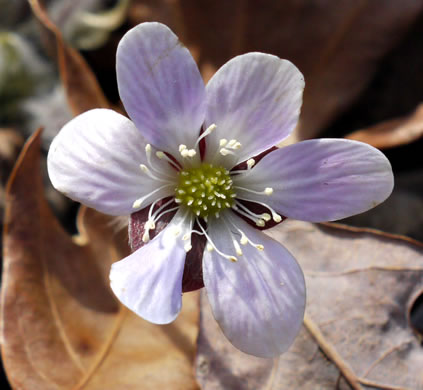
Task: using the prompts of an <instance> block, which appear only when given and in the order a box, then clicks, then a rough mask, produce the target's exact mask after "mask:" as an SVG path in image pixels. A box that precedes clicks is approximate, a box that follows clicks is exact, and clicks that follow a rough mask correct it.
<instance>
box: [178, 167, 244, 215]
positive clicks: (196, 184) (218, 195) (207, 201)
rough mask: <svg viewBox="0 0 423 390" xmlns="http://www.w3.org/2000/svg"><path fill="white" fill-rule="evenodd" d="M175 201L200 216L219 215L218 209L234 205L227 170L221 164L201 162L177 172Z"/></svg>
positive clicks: (230, 181)
mask: <svg viewBox="0 0 423 390" xmlns="http://www.w3.org/2000/svg"><path fill="white" fill-rule="evenodd" d="M178 176H179V177H178V186H177V187H176V191H175V201H176V203H179V204H181V205H185V206H186V207H188V208H189V209H191V210H192V212H193V213H194V214H195V215H197V216H198V217H201V218H206V219H207V217H209V216H216V217H219V213H220V211H222V210H224V209H227V208H230V207H232V206H233V205H234V198H235V197H236V193H235V191H234V188H233V186H232V184H233V181H232V179H231V177H230V175H229V171H228V170H227V169H225V168H223V167H221V166H214V165H212V164H201V165H200V166H199V167H195V168H187V169H183V170H181V171H180V172H179V174H178Z"/></svg>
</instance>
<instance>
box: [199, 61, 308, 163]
mask: <svg viewBox="0 0 423 390" xmlns="http://www.w3.org/2000/svg"><path fill="white" fill-rule="evenodd" d="M303 89H304V78H303V75H302V74H301V72H300V71H299V70H298V69H297V68H296V67H295V66H294V65H293V64H292V63H291V62H289V61H287V60H281V59H280V58H278V57H276V56H273V55H270V54H263V53H248V54H244V55H240V56H238V57H235V58H233V59H232V60H230V61H229V62H227V63H226V64H225V65H223V66H222V67H221V68H220V69H219V70H218V71H217V73H216V74H215V75H214V76H213V77H212V78H211V80H210V81H209V83H208V84H207V113H206V121H205V124H206V127H208V126H209V125H211V124H212V123H215V124H216V125H217V128H216V130H215V131H214V132H213V133H212V134H210V135H209V136H208V137H207V138H206V142H207V150H206V153H207V154H206V159H207V160H211V159H212V158H213V156H214V155H215V153H216V151H217V148H218V147H219V140H220V139H222V138H227V137H228V134H230V137H231V138H233V139H236V140H237V141H239V142H240V143H241V145H242V146H241V148H240V149H238V150H236V158H231V156H230V155H229V156H226V157H221V160H222V161H226V160H227V159H231V163H232V166H233V164H234V162H235V163H236V162H241V161H244V160H247V159H248V158H250V157H253V156H255V155H257V154H259V153H260V152H262V151H264V150H266V149H268V148H270V147H272V146H274V145H276V144H277V143H279V142H280V141H282V140H283V139H285V138H286V137H288V135H289V134H290V133H291V132H292V130H293V129H294V127H295V126H296V124H297V121H298V116H299V114H300V108H301V104H302V93H303ZM225 166H227V167H228V165H226V164H225Z"/></svg>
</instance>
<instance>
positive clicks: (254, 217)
mask: <svg viewBox="0 0 423 390" xmlns="http://www.w3.org/2000/svg"><path fill="white" fill-rule="evenodd" d="M232 208H233V209H234V210H236V211H237V212H238V213H239V214H241V215H243V216H244V217H247V218H248V219H250V220H251V221H253V222H254V223H255V224H256V225H257V226H260V227H264V226H265V224H266V223H265V221H266V220H265V219H264V218H263V217H262V215H259V214H255V213H253V212H252V211H251V210H249V209H248V208H247V207H245V206H244V205H243V204H242V203H240V202H237V201H236V203H235V204H234V205H233V206H232ZM267 215H268V214H267ZM269 217H270V216H269Z"/></svg>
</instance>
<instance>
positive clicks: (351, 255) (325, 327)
mask: <svg viewBox="0 0 423 390" xmlns="http://www.w3.org/2000/svg"><path fill="white" fill-rule="evenodd" d="M269 234H270V235H271V236H272V237H273V238H275V239H277V240H278V241H280V242H282V243H284V245H286V247H287V248H288V249H289V250H290V252H291V253H292V254H293V255H294V256H295V257H296V258H297V259H298V261H299V262H300V264H301V266H302V267H303V270H304V273H305V276H306V285H307V296H308V298H307V309H306V315H305V319H304V326H303V329H302V330H301V332H300V334H299V336H298V337H297V339H296V340H295V342H294V344H293V345H292V346H291V348H290V349H289V351H288V352H287V353H285V354H283V355H282V356H280V357H279V358H278V359H274V360H269V359H259V358H255V357H252V356H249V355H246V354H243V353H242V352H240V351H238V350H236V349H235V348H234V347H232V345H230V344H229V342H228V341H227V340H225V338H224V336H223V334H222V332H221V331H220V329H219V327H218V326H217V325H216V324H215V322H214V321H212V314H211V309H210V307H209V306H208V304H207V300H206V299H205V297H204V296H202V300H201V301H202V303H201V314H200V334H199V339H198V355H197V359H196V372H197V378H198V381H199V383H200V384H201V386H202V388H203V389H204V390H217V389H243V390H249V389H255V390H261V389H266V390H270V389H301V390H315V389H328V390H329V389H351V388H352V389H355V390H358V389H361V390H363V389H391V390H418V389H421V388H423V376H422V374H421V367H422V362H423V350H422V348H421V345H420V342H419V340H418V338H417V337H416V335H415V334H414V333H413V330H412V328H411V326H410V323H409V316H410V307H411V305H412V303H413V302H414V301H415V300H416V299H417V297H418V296H420V294H421V290H422V286H423V244H421V243H418V242H417V241H413V240H411V239H407V238H405V237H400V236H394V235H389V234H386V233H381V232H378V231H372V230H370V229H357V228H347V227H342V226H341V225H336V224H324V225H323V224H322V225H313V224H310V223H306V222H300V221H291V220H287V221H285V222H284V223H282V224H281V225H279V226H278V227H277V228H274V229H272V230H271V231H269ZM282 288H283V287H282ZM234 304H236V303H234ZM250 379H251V381H250Z"/></svg>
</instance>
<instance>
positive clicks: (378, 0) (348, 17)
mask: <svg viewBox="0 0 423 390" xmlns="http://www.w3.org/2000/svg"><path fill="white" fill-rule="evenodd" d="M43 4H44V6H45V7H46V9H47V11H48V15H49V17H50V18H51V21H52V22H53V23H54V24H56V25H57V26H58V27H59V29H60V31H61V32H62V34H63V39H64V41H65V43H66V45H68V46H69V47H71V48H74V49H75V50H77V51H78V52H79V53H80V54H81V55H82V58H83V59H84V60H85V61H86V63H87V64H88V66H89V68H91V69H92V72H93V73H94V75H95V76H96V78H97V80H98V82H99V84H100V86H101V88H102V90H103V91H104V94H105V96H106V99H107V101H108V102H109V103H110V104H111V105H113V106H116V107H118V108H119V107H120V108H122V107H121V106H120V102H119V96H118V92H117V85H116V77H115V52H116V47H117V44H118V42H119V40H120V38H121V37H122V35H123V34H124V33H125V32H126V31H127V30H128V29H130V28H131V27H133V26H135V25H137V24H138V23H141V22H145V21H160V22H163V23H166V24H167V25H168V26H169V27H170V28H171V29H172V30H173V31H174V32H175V33H176V34H177V35H178V36H179V37H180V39H181V40H182V42H183V43H184V44H185V45H186V46H187V47H188V48H189V49H190V51H191V53H192V54H193V56H194V58H195V59H196V61H197V63H198V65H199V67H200V70H201V72H202V74H203V77H204V79H205V81H207V80H208V79H209V78H210V77H211V76H212V75H213V74H214V72H215V71H216V70H217V69H218V68H219V67H220V66H221V65H222V64H224V63H225V62H226V61H227V60H229V59H230V58H232V57H234V56H236V55H238V54H242V53H245V52H250V51H261V52H266V53H271V54H275V55H277V56H279V57H281V58H286V59H289V60H290V61H292V62H293V63H294V64H295V65H296V66H297V67H298V68H299V69H300V71H301V72H302V73H303V74H304V76H305V81H306V89H305V94H304V105H303V109H302V113H301V120H300V123H299V126H298V128H297V129H296V131H295V133H294V135H293V136H292V137H291V138H290V139H289V140H287V141H286V142H287V143H289V142H295V141H297V140H301V139H307V138H315V137H347V138H350V139H357V140H360V141H363V142H368V143H370V144H372V145H373V146H375V147H377V148H379V149H381V150H382V151H383V152H384V153H385V154H386V155H387V156H388V158H389V159H390V161H391V163H392V166H393V169H394V173H395V178H396V186H395V190H394V192H393V194H392V196H391V197H390V199H388V201H386V202H385V203H384V204H382V205H381V206H379V207H377V208H376V209H374V210H371V211H370V212H367V213H364V214H361V215H359V216H355V217H352V218H349V219H348V220H345V221H343V222H345V223H347V224H351V225H356V226H364V227H372V228H376V229H380V230H383V231H387V232H391V233H398V234H401V235H406V236H409V237H412V238H414V239H417V240H421V241H423V157H422V154H423V106H422V105H421V102H422V101H423V72H422V68H423V38H422V37H423V12H422V11H423V0H403V1H401V2H400V1H398V0H371V1H370V0H367V1H364V0H356V1H352V0H338V1H333V0H332V1H331V0H280V1H270V0H255V1H253V0H234V1H230V2H229V1H216V0H150V1H143V0H50V1H44V2H43ZM0 9H1V10H2V11H1V12H0V218H1V215H2V213H3V206H4V191H5V185H6V181H7V178H8V176H9V174H10V172H11V170H12V168H13V166H14V163H15V161H16V158H17V156H18V153H19V151H20V149H21V148H22V145H23V144H24V142H25V140H26V139H27V138H28V136H29V135H30V134H31V133H33V132H34V131H35V130H36V129H37V128H38V127H40V126H43V127H44V128H45V131H44V135H43V137H44V138H43V153H44V160H45V155H46V152H47V150H48V147H49V144H50V142H51V140H52V138H53V137H54V136H55V135H56V134H57V132H58V131H59V130H60V128H61V126H63V124H65V123H66V122H67V121H68V120H69V119H70V118H72V116H73V115H74V113H75V101H77V100H78V99H79V98H81V99H82V96H81V97H78V89H81V88H82V89H81V90H83V85H78V84H76V85H75V84H73V85H71V86H69V85H67V86H64V85H63V83H62V79H61V76H62V78H63V69H62V75H61V71H60V69H59V66H58V61H57V47H56V42H55V41H54V40H52V39H51V35H49V34H48V32H46V28H45V26H44V27H43V26H42V24H40V22H39V21H38V20H37V19H36V18H35V17H34V15H33V12H32V10H31V7H30V5H29V2H28V1H27V0H0ZM67 71H68V72H85V71H86V70H85V68H80V69H79V68H75V67H74V68H70V69H68V70H67ZM72 94H73V95H72ZM70 95H72V96H73V97H72V96H71V97H70ZM72 99H73V100H72ZM92 103H93V104H94V105H95V103H94V102H92ZM76 104H78V102H76ZM43 170H44V175H45V186H46V193H47V197H48V199H49V201H50V203H51V205H52V207H53V209H54V211H55V213H56V214H57V215H58V217H59V218H60V220H61V221H62V223H63V224H64V226H65V227H66V228H67V229H68V230H69V231H70V232H75V222H74V218H75V212H76V209H77V205H75V204H73V203H72V202H70V201H69V200H67V199H65V198H64V197H62V196H61V195H59V194H58V193H56V192H55V191H54V190H53V189H52V188H51V186H50V184H49V182H48V178H47V177H46V171H45V161H44V166H43ZM2 378H3V379H2V380H3V383H4V386H6V379H5V378H4V374H3V376H2ZM4 386H3V387H2V388H6V387H4Z"/></svg>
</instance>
